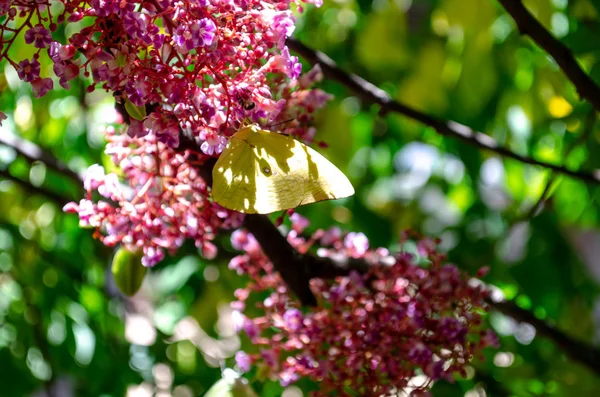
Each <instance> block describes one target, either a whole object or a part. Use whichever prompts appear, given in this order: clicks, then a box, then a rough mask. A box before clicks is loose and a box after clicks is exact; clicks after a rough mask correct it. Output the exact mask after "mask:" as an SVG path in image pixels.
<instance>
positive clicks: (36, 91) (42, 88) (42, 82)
mask: <svg viewBox="0 0 600 397" xmlns="http://www.w3.org/2000/svg"><path fill="white" fill-rule="evenodd" d="M53 86H54V84H53V83H52V79H49V78H44V79H42V78H39V77H38V78H37V79H35V80H33V81H32V82H31V88H32V89H33V96H34V97H36V98H40V97H43V96H44V95H46V94H47V93H48V91H50V90H51V89H52V87H53Z"/></svg>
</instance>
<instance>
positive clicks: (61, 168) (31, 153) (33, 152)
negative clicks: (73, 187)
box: [0, 134, 83, 184]
mask: <svg viewBox="0 0 600 397" xmlns="http://www.w3.org/2000/svg"><path fill="white" fill-rule="evenodd" d="M0 144H3V145H6V146H9V147H11V148H13V149H14V150H15V151H16V152H17V153H18V154H20V155H21V156H23V157H25V158H26V159H27V161H28V162H30V163H35V162H36V161H40V162H42V163H44V164H46V166H47V167H48V168H50V169H53V170H54V171H56V172H57V173H59V174H63V175H65V176H67V177H69V178H70V179H71V180H73V181H75V182H76V183H77V184H82V183H83V178H82V177H81V176H80V175H79V174H78V173H76V172H75V171H73V170H71V169H70V168H69V167H68V166H67V165H66V164H65V163H63V162H61V161H60V160H58V159H57V158H56V157H54V155H52V154H51V153H49V152H46V151H44V150H43V149H42V148H40V147H39V146H38V145H36V144H35V143H33V142H29V141H27V140H25V139H23V138H21V137H19V136H17V135H15V134H6V135H0Z"/></svg>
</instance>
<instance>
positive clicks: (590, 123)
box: [520, 110, 597, 221]
mask: <svg viewBox="0 0 600 397" xmlns="http://www.w3.org/2000/svg"><path fill="white" fill-rule="evenodd" d="M596 120H597V115H596V111H595V110H592V111H591V112H590V114H589V115H588V117H587V119H586V121H585V124H584V126H583V131H582V132H581V135H579V137H578V138H577V139H576V140H575V141H573V142H572V143H571V145H569V147H567V149H566V150H565V154H564V156H563V159H564V160H563V164H564V163H566V161H567V159H568V158H569V155H570V154H571V153H572V152H573V150H575V148H577V147H578V146H579V145H580V144H582V143H585V141H587V139H588V138H589V136H590V135H591V133H592V131H594V126H595V125H596ZM558 177H559V176H558V175H557V174H556V172H552V173H551V174H550V177H549V178H548V181H547V182H546V186H545V187H544V191H543V192H542V194H541V195H540V198H539V199H538V201H537V202H536V203H535V204H534V205H533V206H532V207H531V208H530V209H529V211H527V213H526V214H525V215H524V216H523V217H522V219H520V221H524V220H526V219H531V218H533V217H534V216H536V215H537V214H538V212H540V210H541V209H542V206H544V204H545V203H546V201H547V200H548V195H549V193H550V191H551V190H552V186H553V185H554V183H555V182H556V181H557V180H558Z"/></svg>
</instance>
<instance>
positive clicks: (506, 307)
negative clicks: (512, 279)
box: [489, 300, 600, 375]
mask: <svg viewBox="0 0 600 397" xmlns="http://www.w3.org/2000/svg"><path fill="white" fill-rule="evenodd" d="M489 303H490V305H491V306H492V307H493V308H494V309H495V310H497V311H499V312H501V313H503V314H505V315H507V316H509V317H512V318H513V319H515V320H518V321H520V322H523V323H528V324H531V325H532V326H533V327H534V328H535V329H536V331H537V333H538V334H540V335H542V336H544V337H545V338H548V339H550V340H551V341H552V342H554V343H555V344H556V345H557V346H558V347H559V348H560V349H561V350H562V351H563V352H564V353H565V354H566V355H567V356H568V357H569V358H570V359H572V360H573V361H577V362H579V363H581V364H584V365H586V366H587V367H589V368H590V369H591V370H592V371H594V372H595V373H596V374H599V375H600V349H598V348H597V347H595V346H593V345H590V344H587V343H584V342H582V341H579V340H576V339H574V338H573V337H571V336H569V335H567V334H565V333H564V332H562V331H560V330H558V329H557V328H555V327H554V326H552V325H550V324H548V323H547V322H545V321H542V320H540V319H538V318H537V317H535V316H534V315H533V314H532V313H531V312H530V311H528V310H525V309H522V308H520V307H519V306H517V305H515V304H514V303H513V302H511V301H506V300H505V301H501V302H493V301H489Z"/></svg>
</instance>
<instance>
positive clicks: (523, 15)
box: [498, 0, 600, 111]
mask: <svg viewBox="0 0 600 397" xmlns="http://www.w3.org/2000/svg"><path fill="white" fill-rule="evenodd" d="M498 1H499V2H500V4H502V6H503V7H504V9H505V10H506V11H507V12H508V13H509V14H510V16H511V17H512V18H513V19H514V20H515V22H516V23H517V27H518V28H519V31H520V32H521V34H523V35H527V36H529V37H531V39H532V40H533V41H535V42H536V43H537V45H539V46H540V47H541V48H542V49H543V50H544V51H546V52H547V53H548V54H549V55H550V56H551V57H552V58H554V60H555V61H556V63H557V64H558V66H559V67H560V68H561V69H562V71H563V72H564V73H565V75H566V76H567V78H568V79H569V80H571V83H573V85H574V86H575V88H576V89H577V92H578V93H579V96H580V97H581V98H583V99H585V100H587V101H588V102H590V103H591V104H592V105H593V106H594V108H596V110H598V111H600V87H599V86H598V85H597V84H596V83H595V82H594V80H592V79H591V78H590V76H588V75H587V74H586V73H585V72H584V71H583V69H582V68H581V66H579V63H578V62H577V60H576V59H575V57H574V56H573V53H572V52H571V50H570V49H569V48H568V47H567V46H566V45H564V44H563V43H562V42H561V41H560V40H558V39H557V38H555V37H554V36H552V34H551V33H550V32H549V31H548V30H547V29H546V28H544V26H542V24H541V23H540V22H539V21H538V20H537V19H535V17H534V16H533V15H531V13H530V12H529V11H528V10H527V8H525V6H524V5H523V2H522V1H521V0H498ZM590 40H593V38H590Z"/></svg>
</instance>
